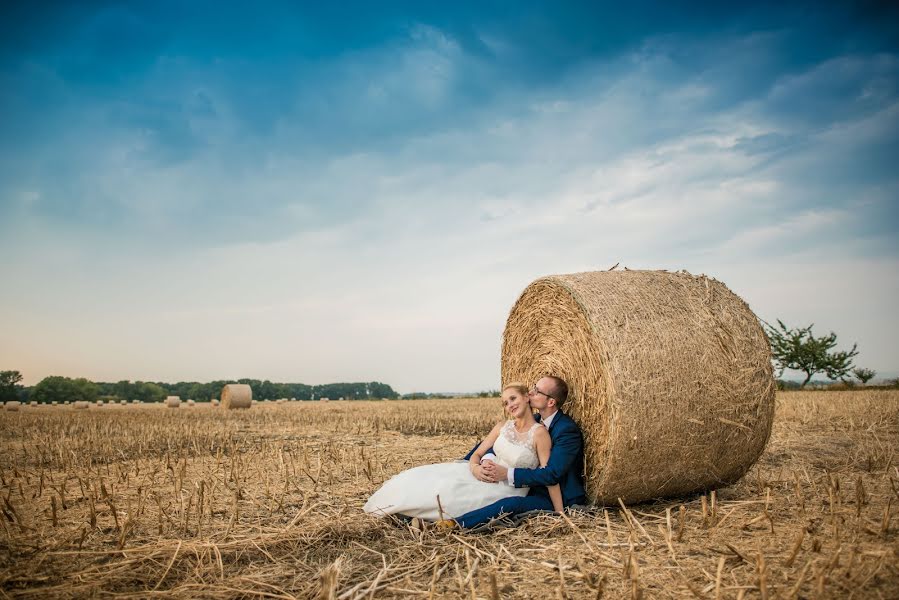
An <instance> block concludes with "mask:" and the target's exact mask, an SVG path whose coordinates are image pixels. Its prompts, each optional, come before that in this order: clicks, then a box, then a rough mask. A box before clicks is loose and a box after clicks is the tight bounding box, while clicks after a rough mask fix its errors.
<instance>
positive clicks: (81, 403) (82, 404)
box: [66, 400, 91, 410]
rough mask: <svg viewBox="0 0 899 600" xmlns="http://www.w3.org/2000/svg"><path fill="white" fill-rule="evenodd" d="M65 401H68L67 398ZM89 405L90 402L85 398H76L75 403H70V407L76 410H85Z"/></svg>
mask: <svg viewBox="0 0 899 600" xmlns="http://www.w3.org/2000/svg"><path fill="white" fill-rule="evenodd" d="M66 403H68V400H66ZM90 407H91V404H90V402H88V401H87V400H76V401H75V403H74V404H72V408H75V409H78V410H87V409H88V408H90Z"/></svg>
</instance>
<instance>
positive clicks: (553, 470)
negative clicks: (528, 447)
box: [456, 411, 587, 527]
mask: <svg viewBox="0 0 899 600" xmlns="http://www.w3.org/2000/svg"><path fill="white" fill-rule="evenodd" d="M549 437H550V439H552V443H553V446H552V451H551V452H550V454H549V460H548V461H547V463H546V466H545V467H541V468H537V469H515V474H514V481H515V487H525V486H528V487H529V488H530V489H529V490H528V495H527V496H510V497H509V498H503V499H502V500H499V501H497V502H494V503H493V504H489V505H487V506H485V507H484V508H479V509H477V510H473V511H471V512H469V513H465V514H464V515H461V516H458V517H456V522H457V523H458V524H459V525H461V526H462V527H474V526H475V525H480V524H481V523H486V522H487V521H489V520H490V519H493V518H494V517H498V516H499V515H501V514H504V513H512V514H520V513H523V512H527V511H529V510H537V509H541V510H553V505H552V501H551V500H550V498H549V492H548V491H547V490H546V486H548V485H555V484H557V483H558V484H559V487H560V488H561V490H562V504H564V505H565V506H571V505H572V504H583V503H584V502H585V501H586V499H587V498H586V493H585V492H584V480H583V478H582V477H581V473H583V472H584V436H583V435H582V434H581V428H580V427H578V426H577V423H575V422H574V420H573V419H572V418H571V417H569V416H568V415H566V414H565V413H563V412H562V411H558V412H557V413H556V414H555V416H554V417H553V419H552V422H551V423H550V424H549ZM475 450H477V446H475V447H474V448H472V449H471V452H469V453H468V454H466V455H465V460H468V459H470V458H471V455H472V454H474V451H475ZM491 451H492V449H491ZM496 485H506V484H505V483H498V484H496Z"/></svg>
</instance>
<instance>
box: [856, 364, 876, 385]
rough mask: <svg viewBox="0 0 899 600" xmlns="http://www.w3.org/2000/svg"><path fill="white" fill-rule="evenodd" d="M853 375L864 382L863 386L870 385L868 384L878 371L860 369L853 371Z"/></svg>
mask: <svg viewBox="0 0 899 600" xmlns="http://www.w3.org/2000/svg"><path fill="white" fill-rule="evenodd" d="M852 374H853V375H855V377H856V378H857V379H858V380H859V381H861V382H862V385H868V382H869V381H871V380H872V379H874V376H875V375H877V371H875V370H874V369H866V368H864V367H858V368H856V369H853V370H852Z"/></svg>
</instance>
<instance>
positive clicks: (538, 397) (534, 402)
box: [528, 377, 556, 410]
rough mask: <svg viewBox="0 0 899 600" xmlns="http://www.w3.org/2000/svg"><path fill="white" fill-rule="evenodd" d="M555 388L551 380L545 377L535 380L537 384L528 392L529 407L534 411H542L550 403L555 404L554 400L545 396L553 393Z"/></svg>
mask: <svg viewBox="0 0 899 600" xmlns="http://www.w3.org/2000/svg"><path fill="white" fill-rule="evenodd" d="M555 389H556V388H555V386H554V382H553V380H552V379H548V378H546V377H542V378H540V379H538V380H537V383H536V384H535V385H534V387H533V388H532V389H531V391H530V392H528V398H529V399H530V401H531V407H532V408H535V409H536V410H543V409H544V408H546V407H547V406H549V403H550V402H553V403H555V400H553V399H552V398H550V397H549V396H548V395H547V394H552V393H553V392H555Z"/></svg>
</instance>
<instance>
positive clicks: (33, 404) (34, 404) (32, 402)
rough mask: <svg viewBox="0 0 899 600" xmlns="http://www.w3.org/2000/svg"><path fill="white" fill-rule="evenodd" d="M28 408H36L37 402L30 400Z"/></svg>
mask: <svg viewBox="0 0 899 600" xmlns="http://www.w3.org/2000/svg"><path fill="white" fill-rule="evenodd" d="M28 406H37V400H32V401H31V402H29V403H28Z"/></svg>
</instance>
